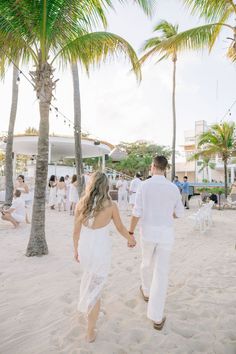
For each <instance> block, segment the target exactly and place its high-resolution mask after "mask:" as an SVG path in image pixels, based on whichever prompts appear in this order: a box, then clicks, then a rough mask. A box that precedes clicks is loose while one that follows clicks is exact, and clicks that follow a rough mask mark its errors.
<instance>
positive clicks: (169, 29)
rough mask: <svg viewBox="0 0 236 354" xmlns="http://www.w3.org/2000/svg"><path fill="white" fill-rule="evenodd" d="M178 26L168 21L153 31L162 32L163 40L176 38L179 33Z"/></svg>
mask: <svg viewBox="0 0 236 354" xmlns="http://www.w3.org/2000/svg"><path fill="white" fill-rule="evenodd" d="M178 28H179V26H178V25H173V24H171V23H170V22H168V21H166V20H161V21H160V22H159V23H158V24H157V25H156V26H155V27H154V29H153V31H154V32H160V33H161V36H162V38H163V39H167V38H170V37H172V36H175V35H176V34H177V33H178Z"/></svg>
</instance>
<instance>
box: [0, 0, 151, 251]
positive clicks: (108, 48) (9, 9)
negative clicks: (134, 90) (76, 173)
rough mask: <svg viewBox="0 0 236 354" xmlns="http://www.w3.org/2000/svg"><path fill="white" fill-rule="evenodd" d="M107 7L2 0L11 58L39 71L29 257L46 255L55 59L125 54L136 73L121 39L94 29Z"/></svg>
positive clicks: (84, 60)
mask: <svg viewBox="0 0 236 354" xmlns="http://www.w3.org/2000/svg"><path fill="white" fill-rule="evenodd" d="M137 2H138V3H139V4H140V5H141V6H142V7H143V8H144V10H145V11H146V12H149V11H151V6H150V3H151V1H149V0H137ZM105 5H107V6H111V5H112V4H111V2H110V0H106V1H100V0H96V1H94V0H90V1H89V2H88V1H87V0H84V1H83V0H82V1H81V0H60V1H55V0H37V1H28V0H21V1H15V0H1V2H0V39H4V40H5V41H6V43H7V45H8V51H7V54H8V56H9V57H10V58H11V59H12V60H16V58H18V57H19V55H20V57H21V58H22V60H23V61H27V60H29V59H31V60H32V61H33V62H34V66H35V70H34V71H31V72H30V75H31V77H32V81H33V84H34V89H35V91H36V96H37V98H38V100H39V111H40V124H39V138H38V152H37V160H36V177H35V193H34V203H33V214H32V226H31V232H30V239H29V243H28V247H27V251H26V255H27V256H35V255H43V254H47V253H48V247H47V243H46V239H45V194H46V193H45V191H46V183H47V171H48V147H49V109H50V104H51V100H52V98H53V90H54V89H55V86H56V81H55V80H54V77H53V72H54V68H53V65H55V62H56V61H58V62H59V63H61V64H65V63H68V62H69V63H71V62H75V61H77V60H79V61H80V63H81V64H82V65H84V66H85V68H86V70H89V66H90V65H93V64H98V63H99V62H101V61H103V60H104V59H105V58H106V57H108V56H113V55H114V56H117V54H118V53H121V54H124V55H125V56H126V57H128V58H129V60H130V62H131V65H132V66H133V68H134V70H135V73H136V75H137V76H140V70H139V67H138V66H137V56H136V54H135V52H134V50H133V48H132V47H131V46H130V45H129V43H128V42H126V41H125V40H124V39H123V38H121V37H119V36H117V35H114V34H112V33H108V32H92V31H91V29H92V26H93V25H94V23H97V20H98V19H100V20H101V21H104V19H105V13H104V7H105Z"/></svg>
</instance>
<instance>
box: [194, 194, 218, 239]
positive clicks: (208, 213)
mask: <svg viewBox="0 0 236 354" xmlns="http://www.w3.org/2000/svg"><path fill="white" fill-rule="evenodd" d="M213 205H214V202H213V201H212V200H211V201H210V202H209V203H207V204H205V205H203V206H202V207H201V208H199V209H198V211H197V212H196V213H194V214H192V215H190V216H189V218H190V219H192V220H194V229H195V230H199V231H200V232H201V233H204V232H205V231H206V230H207V229H208V228H209V227H211V226H212V224H213V222H212V207H213Z"/></svg>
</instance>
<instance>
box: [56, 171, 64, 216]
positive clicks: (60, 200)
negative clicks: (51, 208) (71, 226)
mask: <svg viewBox="0 0 236 354" xmlns="http://www.w3.org/2000/svg"><path fill="white" fill-rule="evenodd" d="M57 205H58V210H59V211H61V205H63V207H64V211H66V184H65V178H64V177H61V178H60V179H59V182H58V183H57Z"/></svg>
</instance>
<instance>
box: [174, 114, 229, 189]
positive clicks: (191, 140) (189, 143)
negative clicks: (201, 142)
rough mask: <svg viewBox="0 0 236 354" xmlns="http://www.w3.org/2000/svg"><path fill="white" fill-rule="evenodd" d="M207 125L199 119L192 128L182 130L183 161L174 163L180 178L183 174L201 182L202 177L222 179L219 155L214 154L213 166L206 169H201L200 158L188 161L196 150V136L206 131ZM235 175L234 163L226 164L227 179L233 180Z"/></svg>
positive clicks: (215, 179) (209, 179)
mask: <svg viewBox="0 0 236 354" xmlns="http://www.w3.org/2000/svg"><path fill="white" fill-rule="evenodd" d="M208 129H209V126H208V125H207V122H206V121H204V120H199V121H196V122H195V128H194V129H193V130H187V131H185V132H184V145H183V146H182V148H183V149H184V154H185V161H184V162H177V163H176V175H178V176H179V179H180V180H182V178H183V176H185V175H186V176H188V179H189V181H190V182H202V181H203V180H204V179H207V180H208V181H210V182H211V181H212V180H214V181H217V182H223V181H224V165H223V161H222V159H221V158H220V157H219V156H215V158H214V159H212V161H211V162H213V163H214V164H215V168H214V169H211V168H209V167H208V170H207V169H206V168H205V169H204V170H203V171H201V172H200V170H201V167H202V165H201V160H199V161H188V159H189V157H190V156H191V155H192V154H193V153H194V152H196V151H197V145H198V138H199V136H200V135H201V134H202V133H203V132H205V131H207V130H208ZM235 176H236V164H235V163H231V164H229V165H228V181H229V182H231V183H232V182H233V181H234V178H235Z"/></svg>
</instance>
